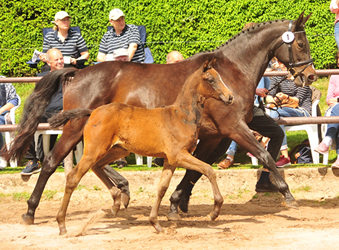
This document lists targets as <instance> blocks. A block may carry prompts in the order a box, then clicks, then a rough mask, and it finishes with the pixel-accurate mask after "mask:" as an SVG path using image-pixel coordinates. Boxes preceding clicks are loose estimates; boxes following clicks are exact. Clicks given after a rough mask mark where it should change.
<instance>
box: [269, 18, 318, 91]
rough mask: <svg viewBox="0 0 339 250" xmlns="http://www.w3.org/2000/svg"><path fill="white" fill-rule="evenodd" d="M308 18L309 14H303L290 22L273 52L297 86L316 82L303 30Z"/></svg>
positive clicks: (308, 46)
mask: <svg viewBox="0 0 339 250" xmlns="http://www.w3.org/2000/svg"><path fill="white" fill-rule="evenodd" d="M310 16H311V14H310V15H308V16H306V17H304V12H303V13H301V15H300V16H299V18H298V19H297V20H295V21H290V22H289V24H288V27H286V28H287V30H286V32H284V33H283V34H282V36H281V40H282V41H281V44H280V46H279V48H278V49H276V51H275V56H276V57H277V58H278V60H279V61H280V62H282V63H283V64H284V65H285V66H286V67H287V69H288V70H289V71H290V73H291V74H292V75H293V77H294V78H295V84H296V85H298V86H305V85H311V84H312V83H313V82H314V81H316V80H317V75H316V72H315V70H314V66H313V60H312V57H311V52H310V45H309V43H308V40H307V37H306V33H305V29H304V28H305V23H306V22H307V20H308V19H309V18H310ZM284 24H286V22H284Z"/></svg>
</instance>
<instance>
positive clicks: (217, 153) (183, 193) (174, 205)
mask: <svg viewBox="0 0 339 250" xmlns="http://www.w3.org/2000/svg"><path fill="white" fill-rule="evenodd" d="M230 143H231V140H230V139H229V138H224V139H222V140H221V141H220V139H218V140H201V141H200V142H199V144H198V147H197V149H196V150H195V152H194V156H195V157H197V158H198V159H199V160H202V161H204V162H206V163H208V164H213V163H214V162H215V161H216V160H218V159H219V158H220V157H221V156H222V155H223V154H224V153H225V152H226V150H227V148H228V146H229V144H230ZM214 148H215V149H214ZM213 149H214V150H213ZM212 150H213V151H212ZM211 151H212V152H211ZM201 175H202V174H201V173H199V172H197V171H192V170H186V173H185V176H184V177H183V179H182V180H181V182H180V183H179V185H178V186H177V188H176V190H175V191H174V192H173V194H172V196H171V198H170V201H171V205H170V212H169V214H168V219H169V220H179V219H180V216H179V214H178V205H179V207H180V210H181V211H183V212H184V213H187V211H188V203H189V199H190V195H191V192H192V189H193V187H194V185H195V183H196V182H197V181H198V180H199V179H200V177H201Z"/></svg>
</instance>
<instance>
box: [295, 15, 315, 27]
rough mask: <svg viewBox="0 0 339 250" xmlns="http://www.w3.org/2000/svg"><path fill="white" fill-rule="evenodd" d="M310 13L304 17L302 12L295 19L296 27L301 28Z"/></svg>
mask: <svg viewBox="0 0 339 250" xmlns="http://www.w3.org/2000/svg"><path fill="white" fill-rule="evenodd" d="M311 15H312V13H310V14H309V15H308V16H306V17H304V12H302V13H301V14H300V16H299V18H298V19H297V23H296V25H295V26H296V27H303V26H304V24H305V23H306V22H307V20H308V19H309V18H310V17H311Z"/></svg>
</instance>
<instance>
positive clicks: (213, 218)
mask: <svg viewBox="0 0 339 250" xmlns="http://www.w3.org/2000/svg"><path fill="white" fill-rule="evenodd" d="M207 218H209V219H210V220H212V221H213V220H215V219H216V218H218V215H215V214H214V213H213V212H211V213H210V214H209V215H207Z"/></svg>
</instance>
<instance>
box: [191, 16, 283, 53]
mask: <svg viewBox="0 0 339 250" xmlns="http://www.w3.org/2000/svg"><path fill="white" fill-rule="evenodd" d="M286 21H289V20H286V19H282V20H280V19H277V20H274V21H267V22H263V23H258V24H256V25H254V26H253V27H250V28H248V29H246V30H241V31H239V32H238V33H237V34H235V35H234V36H233V37H231V38H230V39H228V40H227V41H226V42H224V43H223V44H221V45H219V46H218V47H216V48H215V49H212V50H206V51H202V52H200V53H197V54H195V55H199V54H201V53H210V52H217V51H218V50H220V49H221V48H222V47H225V46H227V45H229V44H230V43H231V42H233V41H234V40H235V39H236V38H238V37H240V36H242V35H244V34H248V33H249V32H252V31H255V30H256V29H258V28H260V27H263V26H265V25H267V24H273V23H278V22H282V23H283V22H286Z"/></svg>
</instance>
